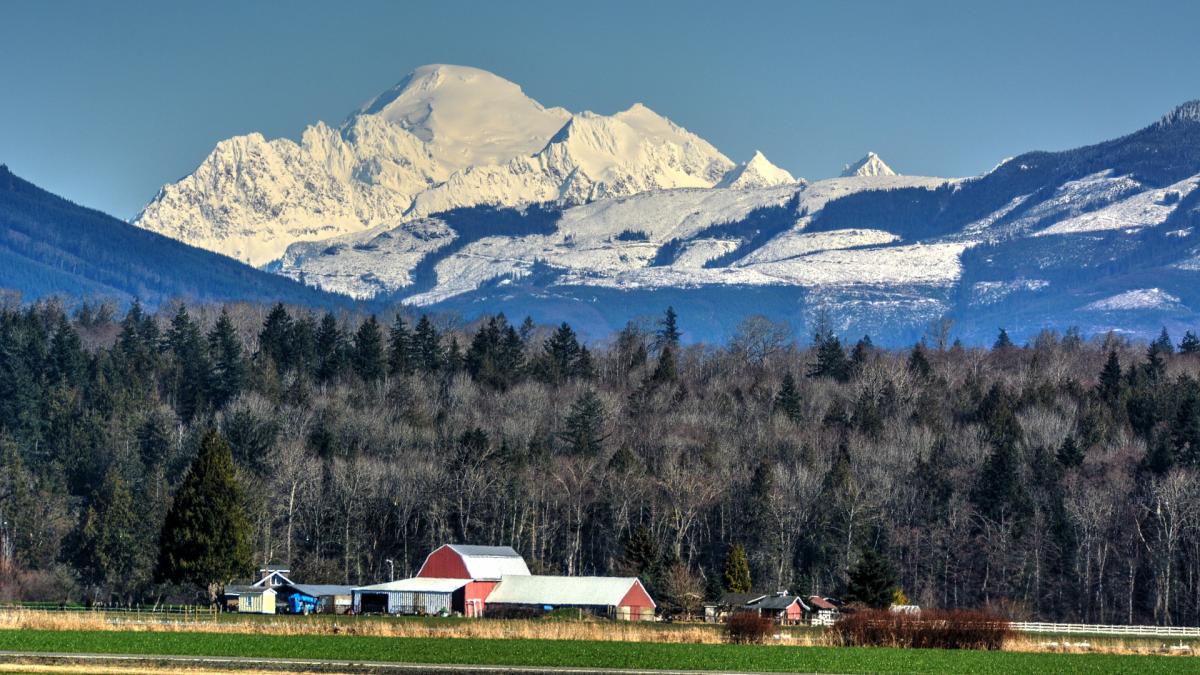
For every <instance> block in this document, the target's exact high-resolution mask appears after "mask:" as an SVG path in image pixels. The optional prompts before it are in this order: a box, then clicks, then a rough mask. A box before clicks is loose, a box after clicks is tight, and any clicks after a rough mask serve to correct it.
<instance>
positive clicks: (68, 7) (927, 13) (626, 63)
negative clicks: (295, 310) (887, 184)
mask: <svg viewBox="0 0 1200 675" xmlns="http://www.w3.org/2000/svg"><path fill="white" fill-rule="evenodd" d="M1197 27H1200V2H1194V1H1190V0H1189V1H1182V2H1175V3H1167V2H1139V3H1134V2H1128V0H1125V1H1122V2H1103V1H1100V0H1093V1H1092V2H1087V3H1066V2H1063V3H1048V2H1029V3H1023V2H989V3H983V2H965V1H958V2H862V1H859V2H828V3H825V2H822V3H815V2H813V3H801V2H756V1H754V0H740V1H739V2H722V3H701V2H668V1H665V0H637V1H636V2H617V1H613V0H605V1H603V2H590V3H586V4H585V3H574V2H562V1H561V0H559V1H557V2H513V3H509V2H497V1H496V0H491V1H489V2H480V3H459V2H440V3H434V2H421V3H402V2H336V3H335V2H301V1H289V2H271V3H267V2H262V3H258V2H228V3H227V2H218V1H215V0H210V1H208V2H198V3H174V2H155V3H150V2H145V3H138V2H114V3H105V2H78V3H73V2H65V1H64V2H55V1H51V2H45V1H35V2H24V1H23V0H7V1H6V2H4V3H3V5H0V64H2V67H0V162H4V163H7V164H8V165H9V166H10V168H12V170H13V171H14V172H16V173H17V174H18V175H22V176H24V177H26V178H29V179H31V180H33V181H34V182H36V183H38V184H40V185H42V186H43V187H46V188H48V189H50V190H53V191H55V192H58V193H60V194H62V195H64V196H66V197H68V198H70V199H73V200H75V201H77V202H80V203H82V204H85V205H88V206H93V207H96V208H99V209H102V210H105V211H108V212H109V213H112V214H114V215H117V216H119V217H122V218H129V217H131V216H133V215H134V214H135V213H136V212H137V211H138V209H139V208H140V207H141V206H142V205H143V204H144V203H145V202H146V201H147V200H149V199H150V198H151V197H152V196H153V195H154V193H155V192H156V190H157V189H158V187H159V186H160V185H161V184H162V183H165V182H169V181H172V180H175V179H177V178H179V177H180V176H183V175H185V174H186V173H188V172H190V171H191V170H192V169H193V168H194V167H195V166H196V165H197V164H198V163H199V162H200V161H201V160H202V159H203V158H204V156H205V155H206V154H207V153H208V151H209V150H210V149H211V148H212V146H213V144H214V143H216V142H217V141H218V140H220V139H222V138H226V137H229V136H232V135H235V134H242V133H247V132H250V131H261V132H262V133H263V134H265V135H266V136H268V137H276V136H290V137H293V138H297V137H298V136H299V133H300V131H301V130H302V129H303V128H304V126H305V125H307V124H309V123H312V122H315V121H316V120H326V121H328V122H335V123H336V122H338V121H340V120H342V119H343V118H344V117H345V115H346V114H347V113H349V112H350V111H351V110H352V109H354V108H355V107H356V106H357V105H358V104H360V103H362V102H363V101H365V100H367V99H369V98H370V97H372V96H373V95H375V94H377V93H379V92H380V91H382V90H383V89H385V88H387V87H389V86H391V85H392V84H394V83H395V82H396V81H397V80H399V79H400V78H401V77H403V76H404V75H405V74H406V73H407V72H408V71H410V70H412V69H413V68H414V67H416V66H419V65H422V64H425V63H454V64H463V65H471V66H477V67H480V68H484V69H487V70H491V71H493V72H495V73H497V74H499V75H501V76H503V77H506V78H508V79H510V80H513V81H515V82H517V83H518V84H520V85H521V86H522V87H524V89H525V91H526V92H527V93H528V94H529V95H531V96H532V97H534V98H536V99H537V100H539V101H541V102H542V103H543V104H545V105H548V106H552V105H560V106H564V107H566V108H568V109H570V110H575V111H579V110H584V109H590V110H594V111H597V112H602V113H611V112H615V111H617V110H621V109H624V108H626V107H628V106H629V105H630V104H631V103H633V102H635V101H642V102H644V103H646V104H647V105H649V106H650V107H651V108H653V109H655V110H657V111H658V112H660V113H662V114H664V115H666V116H668V117H670V118H671V119H673V120H675V121H676V122H678V123H680V124H682V125H683V126H685V127H687V128H689V129H691V130H692V131H695V132H696V133H699V134H700V135H701V136H704V137H705V138H707V139H708V140H709V141H711V142H712V143H713V144H715V145H716V146H717V147H718V148H720V149H721V150H722V151H724V152H725V153H726V154H727V155H729V156H730V157H731V158H733V159H734V160H739V161H740V160H744V159H747V158H748V157H749V155H750V154H751V153H752V152H753V151H754V150H755V149H761V150H763V152H765V153H766V155H767V157H768V158H770V159H771V160H773V161H774V162H775V163H777V164H779V165H780V166H783V167H784V168H786V169H788V170H790V171H792V172H793V173H794V174H796V175H797V176H803V177H806V178H810V179H813V178H823V177H828V176H831V175H834V174H836V173H837V172H838V171H839V170H840V168H841V166H842V165H843V164H846V163H848V162H852V161H854V160H856V159H858V158H859V157H860V156H861V155H862V154H864V152H865V151H867V150H875V151H876V152H878V153H879V154H880V155H881V156H882V157H883V158H884V159H885V160H886V161H887V162H889V163H890V164H891V165H892V166H893V167H894V168H896V169H897V170H898V171H901V172H903V173H911V174H931V175H947V176H950V175H967V174H975V173H979V172H981V171H985V170H987V169H988V168H990V167H991V166H992V165H994V164H995V163H996V162H997V161H999V160H1001V159H1003V158H1004V157H1006V156H1009V155H1013V154H1017V153H1019V152H1023V151H1026V150H1032V149H1059V148H1067V147H1073V146H1076V145H1081V144H1085V143H1090V142H1094V141H1099V140H1102V139H1106V138H1111V137H1114V136H1117V135H1120V134H1123V133H1125V132H1128V131H1132V130H1134V129H1136V128H1139V127H1141V126H1144V125H1145V124H1148V123H1150V122H1152V121H1153V120H1155V119H1157V118H1158V117H1159V116H1160V115H1161V114H1163V113H1164V112H1166V111H1167V110H1168V109H1170V108H1171V107H1172V106H1174V105H1176V104H1178V103H1181V102H1183V101H1185V100H1188V99H1193V98H1200V46H1198V45H1200V38H1198V37H1197V35H1198V33H1197Z"/></svg>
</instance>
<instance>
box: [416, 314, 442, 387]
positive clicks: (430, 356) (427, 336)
mask: <svg viewBox="0 0 1200 675" xmlns="http://www.w3.org/2000/svg"><path fill="white" fill-rule="evenodd" d="M413 357H414V359H415V361H416V366H417V368H419V369H421V370H422V371H424V372H427V373H433V372H437V371H438V370H441V368H442V365H443V363H442V362H443V360H444V359H445V351H444V350H443V348H442V336H441V335H439V334H438V331H437V329H436V328H434V326H433V322H432V321H430V320H429V315H427V314H422V315H421V318H420V320H418V321H417V327H416V329H415V330H414V332H413Z"/></svg>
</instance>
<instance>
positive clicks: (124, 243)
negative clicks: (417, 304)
mask: <svg viewBox="0 0 1200 675" xmlns="http://www.w3.org/2000/svg"><path fill="white" fill-rule="evenodd" d="M0 288H4V289H9V290H15V291H19V292H20V293H21V294H22V297H23V299H24V300H35V299H37V298H42V297H46V296H52V295H59V296H64V297H71V298H76V299H80V298H92V297H102V298H110V299H115V300H119V301H121V302H129V301H132V300H133V299H135V298H137V299H140V300H141V301H142V302H144V303H146V304H149V305H157V304H159V303H162V302H164V301H167V300H169V299H172V298H189V299H194V300H247V301H258V302H274V301H283V302H289V303H297V304H305V305H310V306H335V305H349V304H350V301H349V300H348V299H346V298H343V297H340V296H336V295H332V294H329V293H326V292H323V291H320V290H317V289H313V288H307V287H304V286H302V285H300V284H298V283H296V282H294V281H291V280H290V279H286V278H283V277H280V276H276V275H272V274H268V273H266V272H262V271H259V270H256V269H254V268H252V267H249V266H247V265H244V264H242V263H239V262H237V261H236V260H233V259H231V258H226V257H225V256H221V255H217V254H215V253H209V252H208V251H202V250H200V249H197V248H193V247H191V246H188V245H186V244H183V243H180V242H178V241H175V240H173V239H169V238H167V237H164V236H161V235H158V234H155V233H153V232H148V231H146V230H143V229H140V228H136V227H134V226H132V225H129V224H128V223H125V222H123V221H121V220H118V219H116V218H113V217H111V216H108V215H105V214H103V213H101V212H99V211H94V210H92V209H88V208H84V207H82V206H79V205H77V204H74V203H72V202H69V201H67V200H65V199H63V198H61V197H58V196H56V195H53V194H51V193H49V192H47V191H45V190H43V189H41V188H39V187H37V186H36V185H33V184H32V183H30V182H28V181H25V180H22V179H21V178H19V177H17V176H16V175H14V174H13V173H12V172H11V171H9V169H8V167H7V166H4V165H0Z"/></svg>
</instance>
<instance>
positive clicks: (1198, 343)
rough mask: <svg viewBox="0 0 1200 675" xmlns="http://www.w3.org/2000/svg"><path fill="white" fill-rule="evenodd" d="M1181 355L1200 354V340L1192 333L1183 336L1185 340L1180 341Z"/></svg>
mask: <svg viewBox="0 0 1200 675" xmlns="http://www.w3.org/2000/svg"><path fill="white" fill-rule="evenodd" d="M1179 353H1180V354H1200V338H1198V337H1196V334H1195V333H1194V332H1192V331H1190V330H1189V331H1188V332H1186V333H1184V334H1183V339H1182V340H1180V341H1179Z"/></svg>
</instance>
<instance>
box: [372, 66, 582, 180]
mask: <svg viewBox="0 0 1200 675" xmlns="http://www.w3.org/2000/svg"><path fill="white" fill-rule="evenodd" d="M359 115H375V116H378V117H380V118H382V119H384V120H386V121H388V122H391V123H393V124H396V125H399V126H400V127H403V128H404V129H405V130H407V131H408V132H409V133H411V134H413V135H414V136H416V137H417V138H419V139H421V140H422V141H424V142H426V143H428V144H429V145H430V146H431V150H432V151H433V152H434V154H435V156H436V157H437V159H438V160H439V161H441V162H443V163H444V164H446V165H447V166H448V167H450V168H451V169H460V168H463V167H466V166H470V165H475V164H498V163H502V162H505V161H508V160H509V159H512V158H514V157H518V156H521V155H528V154H531V153H533V152H536V151H537V150H538V149H539V148H540V147H541V146H542V145H543V144H544V143H545V142H546V139H547V138H549V137H550V136H552V135H553V134H554V132H555V131H557V130H558V129H559V128H560V127H562V125H563V124H564V123H565V122H566V121H567V119H568V118H569V117H570V113H568V112H567V111H566V110H563V109H562V108H545V107H543V106H542V104H540V103H538V102H537V101H535V100H533V99H531V98H529V97H528V96H526V95H525V92H524V91H522V90H521V87H520V86H518V85H516V84H515V83H513V82H510V81H508V80H506V79H504V78H502V77H500V76H498V75H495V74H493V73H489V72H488V71H486V70H481V69H479V68H471V67H469V66H453V65H445V64H432V65H427V66H421V67H420V68H417V69H416V70H414V71H412V72H411V73H409V74H408V76H407V77H405V78H404V79H403V80H400V82H398V83H397V84H396V85H395V86H394V87H392V88H391V89H388V90H387V91H386V92H384V93H382V94H380V95H379V96H376V97H375V98H373V99H371V100H370V101H368V102H367V103H366V104H364V105H363V106H362V107H361V108H359V110H358V112H356V113H355V115H353V116H352V118H353V117H354V116H359Z"/></svg>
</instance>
